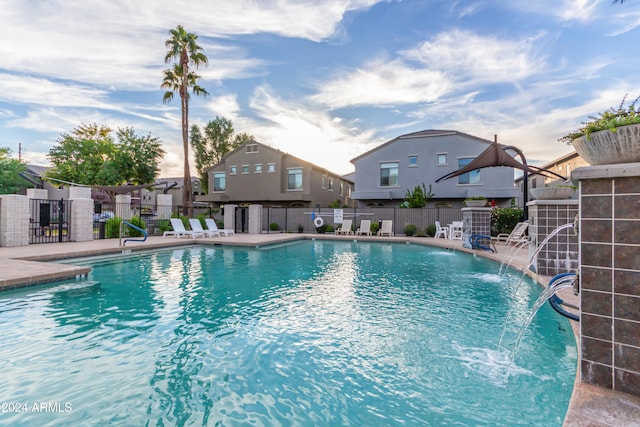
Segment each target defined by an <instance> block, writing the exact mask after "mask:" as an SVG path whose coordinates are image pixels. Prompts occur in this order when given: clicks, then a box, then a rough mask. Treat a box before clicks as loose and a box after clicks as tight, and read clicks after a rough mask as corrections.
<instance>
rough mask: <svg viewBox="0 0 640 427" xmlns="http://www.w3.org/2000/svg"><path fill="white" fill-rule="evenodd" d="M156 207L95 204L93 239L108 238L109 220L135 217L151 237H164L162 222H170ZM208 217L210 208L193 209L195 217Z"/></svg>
mask: <svg viewBox="0 0 640 427" xmlns="http://www.w3.org/2000/svg"><path fill="white" fill-rule="evenodd" d="M181 212H182V207H181V206H178V207H176V208H175V209H174V213H176V214H177V213H181ZM157 214H158V213H157V210H156V205H154V204H128V203H103V202H96V203H95V204H94V214H93V238H94V239H105V238H107V237H113V236H108V235H107V234H108V232H107V227H106V225H107V220H109V219H111V218H114V217H116V216H117V217H120V218H132V217H134V216H137V217H139V218H140V219H141V220H142V221H143V222H144V227H143V228H144V229H145V230H146V231H147V234H148V235H149V236H156V235H162V222H163V221H165V222H167V223H168V222H169V221H168V220H167V219H165V220H162V219H160V218H158V216H157ZM203 214H204V215H207V216H208V217H212V210H211V208H210V207H200V206H197V207H196V206H194V207H193V215H194V217H197V216H199V215H203Z"/></svg>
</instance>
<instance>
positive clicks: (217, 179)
mask: <svg viewBox="0 0 640 427" xmlns="http://www.w3.org/2000/svg"><path fill="white" fill-rule="evenodd" d="M226 181H227V180H226V174H225V173H224V172H216V173H214V174H213V191H214V192H216V191H225V188H226Z"/></svg>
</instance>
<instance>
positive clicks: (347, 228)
mask: <svg viewBox="0 0 640 427" xmlns="http://www.w3.org/2000/svg"><path fill="white" fill-rule="evenodd" d="M352 223H353V220H350V219H345V220H343V221H342V225H341V226H340V227H338V228H336V234H344V235H349V234H351V233H353V232H352V231H351V225H352Z"/></svg>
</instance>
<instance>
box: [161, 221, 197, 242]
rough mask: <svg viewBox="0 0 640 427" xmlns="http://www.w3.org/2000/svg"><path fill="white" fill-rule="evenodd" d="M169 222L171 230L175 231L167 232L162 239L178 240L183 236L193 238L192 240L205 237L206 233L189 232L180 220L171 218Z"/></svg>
mask: <svg viewBox="0 0 640 427" xmlns="http://www.w3.org/2000/svg"><path fill="white" fill-rule="evenodd" d="M169 221H171V228H173V230H170V231H165V232H164V233H162V237H166V236H176V237H177V238H178V239H179V238H180V237H182V236H191V238H192V239H195V238H196V237H198V236H202V237H204V233H202V232H198V231H193V230H187V229H186V228H184V224H183V223H182V220H180V218H169Z"/></svg>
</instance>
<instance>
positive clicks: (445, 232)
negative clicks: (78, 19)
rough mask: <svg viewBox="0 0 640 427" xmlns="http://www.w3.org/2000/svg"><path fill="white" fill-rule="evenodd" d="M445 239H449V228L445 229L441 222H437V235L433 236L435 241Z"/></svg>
mask: <svg viewBox="0 0 640 427" xmlns="http://www.w3.org/2000/svg"><path fill="white" fill-rule="evenodd" d="M440 237H443V238H445V239H448V238H449V229H448V228H447V227H443V226H441V225H440V221H436V234H435V235H434V236H433V238H434V239H438V238H440Z"/></svg>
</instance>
